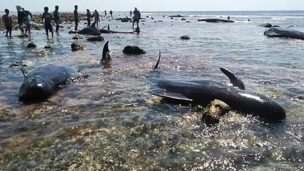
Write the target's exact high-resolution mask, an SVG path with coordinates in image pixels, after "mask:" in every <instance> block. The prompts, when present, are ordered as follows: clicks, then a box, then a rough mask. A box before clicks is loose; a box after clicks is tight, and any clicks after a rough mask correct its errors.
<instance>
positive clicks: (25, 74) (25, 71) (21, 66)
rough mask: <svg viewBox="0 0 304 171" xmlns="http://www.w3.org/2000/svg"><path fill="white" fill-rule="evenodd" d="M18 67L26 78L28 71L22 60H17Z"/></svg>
mask: <svg viewBox="0 0 304 171" xmlns="http://www.w3.org/2000/svg"><path fill="white" fill-rule="evenodd" d="M19 69H20V71H21V72H22V74H23V76H24V78H27V76H28V72H27V70H26V69H25V68H24V67H23V64H22V61H20V62H19Z"/></svg>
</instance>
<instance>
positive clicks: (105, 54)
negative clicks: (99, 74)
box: [101, 41, 111, 61]
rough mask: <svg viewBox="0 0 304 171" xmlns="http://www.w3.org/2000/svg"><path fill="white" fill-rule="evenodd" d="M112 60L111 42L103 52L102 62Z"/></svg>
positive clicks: (104, 47) (107, 43) (105, 46)
mask: <svg viewBox="0 0 304 171" xmlns="http://www.w3.org/2000/svg"><path fill="white" fill-rule="evenodd" d="M105 60H111V56H110V50H109V41H107V42H106V43H105V45H104V46H103V50H102V58H101V61H105Z"/></svg>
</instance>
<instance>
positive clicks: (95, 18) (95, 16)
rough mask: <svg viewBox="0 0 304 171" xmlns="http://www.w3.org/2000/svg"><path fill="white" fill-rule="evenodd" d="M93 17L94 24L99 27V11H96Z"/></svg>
mask: <svg viewBox="0 0 304 171" xmlns="http://www.w3.org/2000/svg"><path fill="white" fill-rule="evenodd" d="M93 17H94V23H95V25H96V26H97V27H98V23H99V21H100V19H99V13H98V11H97V10H95V11H94V12H93Z"/></svg>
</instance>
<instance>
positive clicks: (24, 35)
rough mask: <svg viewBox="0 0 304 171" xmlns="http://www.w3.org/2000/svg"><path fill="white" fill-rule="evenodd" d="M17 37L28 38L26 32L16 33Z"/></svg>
mask: <svg viewBox="0 0 304 171" xmlns="http://www.w3.org/2000/svg"><path fill="white" fill-rule="evenodd" d="M17 37H19V38H28V35H27V34H21V35H18V36H17Z"/></svg>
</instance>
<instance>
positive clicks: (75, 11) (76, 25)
mask: <svg viewBox="0 0 304 171" xmlns="http://www.w3.org/2000/svg"><path fill="white" fill-rule="evenodd" d="M74 8H75V9H74V21H75V28H74V30H75V31H77V28H78V22H79V17H78V11H77V10H78V6H77V5H75V6H74Z"/></svg>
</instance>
